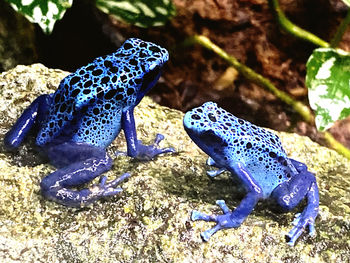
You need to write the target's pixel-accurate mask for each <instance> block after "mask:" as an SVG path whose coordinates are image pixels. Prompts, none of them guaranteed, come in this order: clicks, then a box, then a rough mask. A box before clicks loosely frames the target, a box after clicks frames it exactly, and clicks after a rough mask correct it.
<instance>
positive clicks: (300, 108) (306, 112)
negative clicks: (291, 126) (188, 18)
mask: <svg viewBox="0 0 350 263" xmlns="http://www.w3.org/2000/svg"><path fill="white" fill-rule="evenodd" d="M192 43H198V44H200V45H201V46H203V47H205V48H207V49H209V50H212V51H213V52H215V53H216V54H217V55H219V56H220V57H221V58H223V59H224V60H226V61H227V62H228V63H229V64H230V65H232V66H233V67H234V68H236V69H237V71H238V72H239V73H241V74H242V75H243V76H244V77H246V78H247V79H248V80H250V81H252V82H254V83H255V84H257V85H259V86H261V87H264V88H266V89H267V90H269V91H270V92H271V93H272V94H274V95H275V96H276V97H277V98H279V99H280V100H282V101H283V102H285V103H286V104H288V105H290V106H292V107H293V109H294V110H295V111H296V112H298V113H299V114H300V115H301V116H302V117H303V119H304V120H305V121H306V122H308V123H310V124H313V123H314V116H313V114H312V113H311V111H310V109H309V108H308V107H307V106H306V105H304V104H303V103H301V102H299V101H296V100H294V99H293V98H292V97H290V96H289V95H288V94H287V93H285V92H283V91H281V90H279V89H278V88H276V87H275V85H273V84H272V83H271V81H270V80H268V79H267V78H264V77H263V76H261V75H260V74H258V73H256V72H255V71H254V70H252V69H251V68H249V67H247V66H246V65H244V64H242V63H240V62H239V61H238V60H237V59H236V58H235V57H233V56H231V55H229V54H227V53H226V52H225V51H224V50H222V49H221V48H220V47H218V46H217V45H215V44H214V43H213V42H211V41H210V39H208V38H207V37H205V36H201V35H200V36H199V35H195V36H193V37H192V38H191V39H188V40H187V41H186V44H187V45H188V44H192Z"/></svg>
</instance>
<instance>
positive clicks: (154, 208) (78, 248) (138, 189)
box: [0, 64, 350, 262]
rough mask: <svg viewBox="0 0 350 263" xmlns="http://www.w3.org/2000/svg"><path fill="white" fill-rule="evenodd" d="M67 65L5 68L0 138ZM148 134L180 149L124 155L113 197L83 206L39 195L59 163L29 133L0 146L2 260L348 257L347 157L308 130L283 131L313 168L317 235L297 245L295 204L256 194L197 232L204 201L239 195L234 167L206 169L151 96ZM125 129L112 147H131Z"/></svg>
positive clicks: (144, 134) (141, 111)
mask: <svg viewBox="0 0 350 263" xmlns="http://www.w3.org/2000/svg"><path fill="white" fill-rule="evenodd" d="M66 74H67V73H66V72H62V71H59V70H53V69H47V68H45V67H44V66H42V65H39V64H35V65H32V66H28V67H27V66H17V67H16V68H15V69H13V70H10V71H8V72H4V73H2V74H1V75H0V140H2V139H3V137H4V134H5V133H6V131H7V130H8V129H9V127H10V126H11V125H12V123H13V122H14V121H15V119H16V117H17V116H18V115H19V114H20V113H21V112H22V110H23V109H24V108H25V107H26V106H28V105H29V103H30V102H31V101H32V100H33V99H34V98H35V97H36V96H38V95H39V94H42V93H47V92H52V91H53V90H55V88H56V87H57V85H58V83H59V81H60V79H62V78H63V77H64V76H65V75H66ZM135 116H136V123H137V129H138V135H139V137H140V139H142V140H143V141H144V142H146V143H149V142H151V141H153V139H154V137H155V134H156V133H157V132H160V133H162V134H164V135H165V140H164V142H162V146H173V147H175V148H176V150H177V151H178V153H177V154H174V155H164V156H160V157H159V158H157V159H156V160H154V161H151V162H135V161H132V159H131V158H129V157H125V156H120V157H116V158H115V159H114V166H113V169H112V170H111V171H109V172H108V173H107V175H108V177H109V179H113V178H115V177H117V176H119V175H121V174H122V173H124V172H130V173H131V174H132V176H131V178H130V179H129V180H128V181H126V182H124V183H123V184H122V187H123V189H124V191H123V192H122V193H121V194H120V195H119V196H116V197H112V198H109V199H106V200H103V201H99V202H96V203H95V204H94V205H92V206H90V207H88V208H84V209H73V208H67V207H64V206H61V205H58V204H55V203H53V202H50V201H47V200H45V199H43V198H42V196H41V195H40V190H39V182H40V180H41V178H42V177H44V176H45V175H46V174H48V173H50V172H52V171H53V170H54V168H53V167H52V166H51V165H49V164H48V163H46V161H45V160H44V159H43V158H42V157H40V156H39V155H38V154H37V152H36V150H35V147H34V146H33V143H32V141H33V137H32V138H29V139H28V140H27V141H26V142H25V143H24V145H23V146H21V147H20V149H19V151H18V152H16V153H9V152H6V151H5V150H4V148H3V146H1V147H0V171H1V172H0V187H1V189H0V261H1V262H347V261H348V260H349V259H350V191H349V189H350V162H349V161H348V160H346V159H345V158H343V157H342V156H340V155H338V154H337V153H335V152H334V151H332V150H329V149H327V148H324V147H321V146H319V145H317V144H315V143H313V142H312V141H311V140H310V139H308V138H306V137H300V136H298V135H295V134H287V133H279V135H280V137H281V139H282V143H283V145H284V147H285V149H286V151H287V152H288V154H289V155H290V156H291V157H292V158H295V159H297V160H300V161H303V162H305V163H306V164H307V165H308V167H309V169H310V170H311V171H314V172H315V173H316V175H317V180H318V185H319V188H320V215H319V217H318V219H317V220H316V230H317V236H316V237H315V238H311V237H309V236H307V235H303V236H302V237H301V238H300V239H299V241H298V242H297V244H296V246H295V247H293V248H291V247H289V246H288V245H287V244H286V243H285V241H284V234H285V233H287V232H288V231H289V230H290V229H291V225H290V223H291V222H292V220H293V217H294V215H295V213H296V212H297V211H298V210H299V211H300V208H301V207H299V208H298V209H296V210H295V211H293V212H290V213H286V214H280V213H276V212H275V211H274V210H272V209H271V207H270V206H269V204H268V203H267V202H261V203H259V204H258V206H257V207H256V209H255V210H254V211H253V213H252V214H251V215H250V216H249V217H248V219H247V220H246V221H245V222H244V223H243V224H242V226H241V227H239V228H238V229H231V230H225V231H220V232H218V233H217V234H215V235H214V236H213V237H212V238H211V240H210V241H209V242H207V243H203V241H202V240H201V238H200V235H199V234H200V232H201V231H204V230H205V229H207V228H209V227H210V226H211V224H210V223H206V222H191V221H190V212H191V210H192V209H198V210H200V211H204V212H207V213H211V212H215V213H218V212H219V209H218V207H217V206H215V201H216V200H217V199H224V200H226V201H227V204H228V205H229V207H231V208H234V207H235V206H236V205H237V204H238V203H239V201H240V199H241V198H242V196H243V193H242V192H241V191H239V190H238V188H237V187H236V186H235V185H234V183H233V182H232V181H231V180H230V179H229V177H228V175H224V176H221V177H219V178H215V179H214V180H213V179H209V178H208V177H207V176H206V173H205V171H206V169H207V167H206V165H205V160H206V155H205V154H204V153H202V152H201V151H200V150H199V149H198V148H197V146H196V145H195V144H194V143H192V142H191V141H190V139H189V138H188V136H187V135H186V133H185V131H184V130H183V127H182V116H183V114H182V113H181V112H179V111H175V110H170V109H168V108H164V107H160V106H158V105H156V104H155V103H153V102H152V101H151V100H150V99H149V98H145V99H143V100H142V102H141V104H140V105H139V106H138V107H137V108H136V112H135ZM123 137H124V136H123V135H122V134H120V135H119V136H118V138H117V140H116V141H115V142H114V143H113V144H112V145H111V146H110V147H109V150H110V153H111V154H112V153H113V151H115V150H116V149H117V148H118V149H119V150H125V149H126V145H125V141H124V138H123Z"/></svg>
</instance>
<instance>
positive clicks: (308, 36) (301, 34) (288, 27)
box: [269, 0, 330, 47]
mask: <svg viewBox="0 0 350 263" xmlns="http://www.w3.org/2000/svg"><path fill="white" fill-rule="evenodd" d="M269 5H270V8H271V9H272V10H273V11H274V13H275V15H276V18H277V21H278V23H279V24H280V26H281V27H282V28H283V29H284V30H285V31H287V32H289V33H290V34H292V35H293V36H295V37H298V38H301V39H303V40H306V41H309V42H311V43H313V44H315V45H317V46H321V47H329V46H330V44H329V43H328V42H326V41H324V40H322V39H321V38H319V37H318V36H316V35H314V34H312V33H310V32H308V31H306V30H304V29H302V28H300V27H298V26H297V25H295V24H293V23H292V22H291V21H290V20H289V19H288V18H287V17H286V16H285V14H284V13H283V11H282V10H281V8H280V5H279V2H278V0H269Z"/></svg>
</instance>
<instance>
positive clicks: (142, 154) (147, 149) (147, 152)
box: [135, 134, 176, 161]
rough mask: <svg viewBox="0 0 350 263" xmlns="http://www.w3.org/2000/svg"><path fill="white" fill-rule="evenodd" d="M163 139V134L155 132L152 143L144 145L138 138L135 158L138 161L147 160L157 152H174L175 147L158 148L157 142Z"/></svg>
mask: <svg viewBox="0 0 350 263" xmlns="http://www.w3.org/2000/svg"><path fill="white" fill-rule="evenodd" d="M163 139H164V136H163V135H161V134H157V136H156V138H155V140H154V144H151V145H144V144H142V142H141V141H139V140H138V141H137V143H138V146H137V154H136V156H135V158H136V159H138V160H140V161H149V160H152V159H153V158H154V157H156V156H157V155H159V154H163V153H174V152H176V151H175V149H174V148H172V147H168V148H158V146H159V142H160V141H162V140H163Z"/></svg>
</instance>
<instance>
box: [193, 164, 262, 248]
mask: <svg viewBox="0 0 350 263" xmlns="http://www.w3.org/2000/svg"><path fill="white" fill-rule="evenodd" d="M230 172H232V173H234V174H236V175H237V176H238V177H239V179H240V181H241V182H242V184H243V185H244V187H245V189H246V190H247V194H246V196H245V197H244V198H243V200H242V201H241V202H240V204H239V205H238V206H237V207H236V209H234V210H233V211H230V209H229V208H228V207H227V205H226V204H225V201H224V200H217V201H216V204H217V205H219V206H220V208H221V209H222V211H223V213H224V214H223V215H206V214H204V213H201V212H198V211H196V210H194V211H192V215H191V219H192V220H193V221H195V220H204V221H213V222H216V223H217V224H216V226H214V227H213V228H211V229H208V230H206V231H204V232H203V233H201V237H202V238H203V240H204V241H208V240H209V238H210V237H211V236H212V235H213V234H214V233H215V232H217V231H218V230H220V229H225V228H233V227H239V226H240V225H241V224H242V223H243V221H244V220H245V219H246V218H247V216H248V215H249V214H250V213H251V212H252V211H253V209H254V207H255V205H256V204H257V202H258V201H259V200H260V199H261V198H262V197H263V193H262V189H261V187H260V186H259V185H258V183H257V182H256V181H255V180H254V178H253V177H252V176H251V174H250V173H249V171H248V170H247V169H246V168H245V166H244V165H243V164H242V163H237V164H235V165H233V166H232V167H230Z"/></svg>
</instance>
